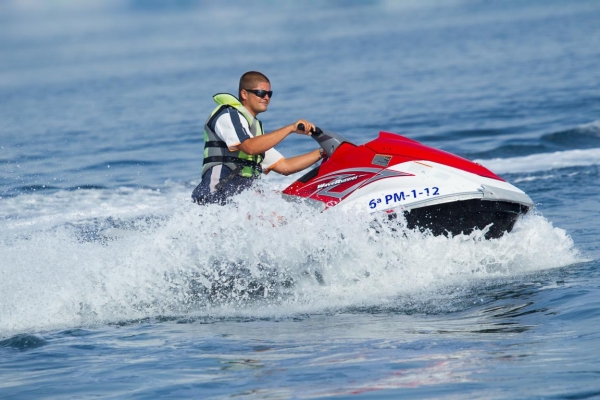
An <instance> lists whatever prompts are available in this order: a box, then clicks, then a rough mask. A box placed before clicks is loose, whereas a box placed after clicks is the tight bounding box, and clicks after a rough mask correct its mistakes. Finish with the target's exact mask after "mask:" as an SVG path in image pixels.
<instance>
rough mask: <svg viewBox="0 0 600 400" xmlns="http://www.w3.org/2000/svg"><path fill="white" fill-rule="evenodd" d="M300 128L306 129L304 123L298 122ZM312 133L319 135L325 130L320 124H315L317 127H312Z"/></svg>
mask: <svg viewBox="0 0 600 400" xmlns="http://www.w3.org/2000/svg"><path fill="white" fill-rule="evenodd" d="M298 129H300V130H301V131H303V130H304V124H303V123H299V124H298ZM310 133H312V134H313V136H319V135H320V134H322V133H323V131H322V130H321V128H319V127H318V126H315V129H311V130H310Z"/></svg>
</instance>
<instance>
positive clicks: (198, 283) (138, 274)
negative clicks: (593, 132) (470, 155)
mask: <svg viewBox="0 0 600 400" xmlns="http://www.w3.org/2000/svg"><path fill="white" fill-rule="evenodd" d="M188 191H189V188H184V187H181V186H177V185H172V186H171V187H170V188H169V190H163V191H161V192H156V191H148V190H143V189H137V190H135V189H131V190H128V191H113V192H109V191H106V190H88V191H76V192H62V193H59V194H57V195H56V196H52V197H51V198H48V197H43V196H39V197H35V196H32V195H22V196H18V197H16V198H11V199H7V200H8V201H15V202H18V201H22V202H30V203H32V204H35V207H31V208H30V207H25V208H24V210H23V211H21V212H20V213H19V212H17V209H18V207H12V209H13V210H15V211H14V212H13V214H12V216H11V217H8V218H6V220H5V222H6V224H5V225H6V226H7V229H4V230H3V231H2V233H1V234H0V245H1V246H2V252H1V253H0V265H2V266H3V268H2V271H1V272H0V274H1V279H0V318H1V319H0V336H10V335H14V334H18V333H23V332H34V331H46V330H53V329H63V328H68V327H76V326H91V325H96V324H105V323H116V322H121V321H128V320H139V319H145V318H154V317H159V316H162V317H182V316H183V317H186V316H187V317H194V318H196V317H202V316H218V317H222V316H224V317H228V316H236V315H245V316H250V317H257V318H261V317H272V316H279V317H285V316H291V315H294V314H298V313H321V312H327V311H331V310H336V309H337V310H339V309H343V308H346V307H365V306H366V307H369V306H381V305H385V304H392V303H394V302H397V301H398V298H402V297H403V296H404V297H414V296H418V295H420V294H431V293H433V292H435V291H436V290H440V288H444V287H448V285H455V286H464V285H469V284H470V283H471V282H474V281H477V280H481V279H489V278H494V277H511V276H519V275H522V274H526V273H530V272H533V271H539V270H545V269H549V268H556V267H561V266H565V265H569V264H572V263H574V262H577V261H579V260H580V256H579V255H578V252H577V250H576V248H575V247H574V244H573V242H572V240H571V238H570V237H569V236H568V235H567V234H566V233H565V231H564V230H562V229H559V228H555V227H553V226H552V224H551V223H550V222H548V221H547V220H546V219H544V218H543V217H542V216H540V215H530V216H527V217H526V218H524V219H523V220H521V221H520V222H518V223H517V225H516V227H515V230H514V231H513V233H511V234H510V235H506V236H504V237H502V238H500V239H498V240H492V241H488V240H484V239H483V235H484V234H485V232H473V233H472V234H470V235H460V236H456V237H453V238H446V237H434V236H432V235H429V234H427V233H422V232H419V231H412V230H407V229H406V228H404V227H403V225H402V221H401V220H399V221H386V222H385V223H381V222H378V221H376V220H375V219H374V218H375V217H374V216H373V215H370V214H348V213H345V212H343V211H342V210H336V209H331V210H328V211H327V212H324V213H317V212H315V210H314V209H312V208H310V207H309V206H306V205H303V204H292V203H288V202H285V201H284V200H283V199H281V197H280V196H279V195H278V194H276V193H274V192H272V191H271V188H269V187H268V186H265V187H264V188H263V192H262V193H255V192H246V193H244V194H242V195H240V196H239V197H238V198H237V200H236V204H232V205H228V206H226V207H220V206H208V207H198V206H196V205H194V204H191V203H187V197H188V195H189V193H188ZM100 197H101V198H102V199H103V201H102V202H101V203H100V204H101V206H100V207H96V208H94V207H91V206H90V204H92V203H93V202H94V199H97V198H100ZM184 198H185V199H186V202H184V201H182V199H184ZM6 206H7V207H8V208H10V207H11V205H10V204H8V205H6ZM32 209H34V211H32ZM274 210H277V211H274Z"/></svg>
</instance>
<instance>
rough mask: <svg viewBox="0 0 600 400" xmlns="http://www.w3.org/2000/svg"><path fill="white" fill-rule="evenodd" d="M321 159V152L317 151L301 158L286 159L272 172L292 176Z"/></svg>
mask: <svg viewBox="0 0 600 400" xmlns="http://www.w3.org/2000/svg"><path fill="white" fill-rule="evenodd" d="M320 159H321V152H320V150H319V149H317V150H313V151H311V152H308V153H306V154H301V155H299V156H295V157H291V158H284V159H282V160H281V161H279V162H278V163H277V164H275V165H274V166H273V168H272V171H275V172H277V173H278V174H282V175H290V174H293V173H295V172H298V171H302V170H303V169H304V168H307V167H310V166H311V165H313V164H314V163H316V162H317V161H319V160H320Z"/></svg>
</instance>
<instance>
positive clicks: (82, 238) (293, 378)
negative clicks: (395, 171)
mask: <svg viewBox="0 0 600 400" xmlns="http://www.w3.org/2000/svg"><path fill="white" fill-rule="evenodd" d="M599 21H600V3H599V2H597V1H585V0H570V1H554V0H550V1H542V0H539V1H536V0H526V1H517V0H506V1H496V2H490V1H477V0H447V1H433V0H425V1H412V0H405V1H386V0H373V1H335V0H330V1H303V2H291V1H283V2H271V1H260V0H259V1H255V2H242V1H227V2H206V1H200V0H198V1H193V0H181V1H173V2H162V1H154V0H152V1H141V0H129V1H116V0H109V1H100V0H92V1H86V2H59V1H50V2H45V1H21V0H7V1H4V2H2V3H0V55H1V57H0V398H6V399H13V398H15V399H40V398H44V399H66V398H69V399H70V398H72V399H88V398H103V399H104V398H106V399H115V398H135V399H155V398H211V399H222V398H242V399H246V398H248V399H253V398H260V399H287V398H298V399H302V398H329V397H333V398H410V399H415V398H445V399H446V398H486V399H504V398H517V399H521V398H569V399H586V398H595V397H600V357H599V356H598V354H600V333H599V332H598V326H600V301H599V299H600V261H599V259H600V177H599V168H600V167H599V166H600V68H599V66H600V23H599ZM249 70H258V71H261V72H263V73H265V74H266V75H267V76H268V77H269V78H270V79H271V83H272V89H273V91H274V95H273V99H272V102H271V105H270V107H269V110H268V112H266V113H264V114H261V119H262V121H263V124H264V126H265V129H266V130H267V131H271V130H274V129H276V128H279V127H281V126H284V125H288V124H290V123H292V122H294V121H296V120H297V119H299V118H305V119H307V120H310V121H312V122H314V123H315V124H316V125H317V126H319V127H321V128H324V129H328V130H331V131H334V132H337V133H340V134H342V135H344V136H346V137H348V138H349V139H351V140H352V141H354V142H356V143H365V142H368V141H370V140H373V139H375V138H376V137H377V135H378V132H379V131H388V132H396V133H399V134H402V135H405V136H407V137H409V138H412V139H415V140H418V141H420V142H422V143H424V144H426V145H429V146H433V147H437V148H440V149H443V150H446V151H449V152H452V153H455V154H458V155H460V156H462V157H465V158H468V159H471V160H475V161H477V162H478V163H480V164H483V165H484V166H487V167H488V168H490V169H491V170H492V171H494V172H495V173H497V174H499V175H500V176H502V177H503V178H504V179H506V180H507V181H509V182H511V183H513V184H514V185H516V186H517V187H519V188H520V189H522V190H524V191H525V192H526V193H527V194H528V195H529V196H530V197H531V198H532V199H533V201H534V203H535V209H534V210H533V211H532V212H531V213H530V214H528V215H527V216H525V217H524V218H522V219H521V220H520V221H519V222H518V223H517V225H516V226H515V229H514V231H513V232H511V233H510V234H508V235H505V236H503V237H502V238H500V239H496V240H484V239H483V238H482V233H481V232H474V233H472V234H470V235H459V236H455V237H451V238H448V237H445V236H441V237H434V236H431V235H429V234H427V233H426V232H425V233H423V232H420V231H410V230H406V229H404V230H402V229H400V228H398V229H389V230H385V229H383V230H381V229H380V230H375V231H374V230H373V229H372V226H373V225H372V223H373V216H372V215H369V214H366V213H365V214H361V213H350V212H348V211H342V210H340V209H336V208H331V209H329V210H327V211H326V212H322V213H321V212H317V211H315V209H313V208H311V207H310V206H307V205H305V204H297V203H290V202H287V201H286V200H284V199H283V198H282V197H281V195H280V194H279V192H280V191H281V190H283V189H284V188H285V187H287V186H288V185H289V184H291V183H292V182H293V181H294V180H295V179H297V178H298V177H299V176H301V175H300V174H295V175H292V176H287V177H286V176H281V175H277V174H275V173H270V174H268V175H266V176H265V177H264V179H263V180H262V182H261V183H260V186H261V188H262V195H260V196H257V195H256V194H255V193H254V192H252V193H251V192H246V193H243V194H241V195H240V196H239V198H238V199H237V200H238V201H237V202H236V204H235V205H229V206H226V207H218V206H208V207H199V206H197V205H195V204H193V203H192V202H191V197H190V195H191V192H192V190H193V188H194V187H195V186H196V185H197V184H198V183H199V181H200V177H201V176H200V172H201V165H202V151H203V137H202V132H203V125H204V122H205V121H206V118H207V117H208V115H209V114H210V112H211V111H212V109H213V107H214V103H213V100H212V95H214V94H215V93H219V92H229V93H233V94H235V93H236V91H237V84H238V80H239V77H240V75H241V74H243V73H244V72H246V71H249ZM315 148H317V145H316V143H315V142H314V141H313V140H312V139H311V138H309V137H306V136H303V135H292V136H289V137H288V138H287V139H285V140H284V141H283V142H282V143H281V144H280V145H279V146H277V149H278V150H279V151H280V152H281V153H283V154H284V155H285V156H286V157H291V156H294V155H296V154H300V153H303V152H306V151H309V150H311V149H315Z"/></svg>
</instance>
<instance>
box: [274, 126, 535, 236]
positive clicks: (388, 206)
mask: <svg viewBox="0 0 600 400" xmlns="http://www.w3.org/2000/svg"><path fill="white" fill-rule="evenodd" d="M323 135H331V136H332V137H333V138H335V143H334V145H333V146H332V145H331V143H332V140H329V139H328V140H322V142H320V144H321V145H322V147H323V148H325V149H326V150H328V153H329V154H331V156H330V157H329V158H328V159H327V160H325V161H324V162H323V163H322V164H321V166H319V167H317V168H315V169H313V170H312V171H310V172H308V173H307V174H305V175H304V176H303V177H301V178H300V179H298V180H297V181H296V182H294V183H293V184H291V185H290V186H289V187H288V188H286V189H285V190H284V192H283V193H284V194H285V195H286V197H287V198H292V199H293V198H304V199H307V200H308V201H309V202H311V203H313V204H318V205H320V206H321V208H322V209H326V208H330V207H342V208H345V209H348V210H353V211H358V212H365V211H366V212H384V213H387V214H388V215H390V216H391V215H398V214H399V213H402V214H403V215H404V217H405V219H406V222H407V226H408V227H409V228H411V229H413V228H419V229H422V230H429V231H431V232H432V233H433V234H434V235H442V234H444V235H457V234H460V233H465V234H468V233H470V232H472V231H473V230H474V229H479V230H483V229H486V228H487V233H486V238H488V239H491V238H498V237H500V236H502V235H503V234H504V233H505V232H510V231H511V230H512V229H513V227H514V225H515V223H516V221H517V220H518V219H519V217H521V216H522V215H524V214H526V213H527V212H529V210H530V209H531V208H532V207H533V202H532V201H531V199H530V198H529V196H527V195H526V194H525V193H524V192H523V191H521V190H520V189H518V188H516V187H515V186H513V185H511V184H510V183H508V182H506V181H505V180H503V179H502V178H500V177H498V176H497V175H495V174H494V173H493V172H491V171H490V170H488V169H486V168H485V167H483V166H481V165H479V164H476V163H473V162H471V161H469V160H466V159H464V158H461V157H458V156H456V155H453V154H451V153H447V152H444V151H441V150H438V149H434V148H431V147H428V146H425V145H423V144H421V143H419V142H416V141H414V140H411V139H408V138H405V137H403V136H400V135H395V134H391V133H387V132H381V133H380V135H379V138H378V139H376V140H374V141H372V142H369V143H366V144H364V145H360V146H356V145H354V144H352V143H349V142H347V141H346V140H345V139H343V138H342V137H340V136H339V135H336V134H333V133H330V132H325V133H324V134H323Z"/></svg>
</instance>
